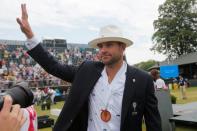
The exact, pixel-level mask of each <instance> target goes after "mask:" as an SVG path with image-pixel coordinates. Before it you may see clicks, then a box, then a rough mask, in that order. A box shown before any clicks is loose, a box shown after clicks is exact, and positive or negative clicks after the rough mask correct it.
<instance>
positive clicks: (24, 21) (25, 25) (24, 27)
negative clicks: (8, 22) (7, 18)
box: [16, 4, 34, 39]
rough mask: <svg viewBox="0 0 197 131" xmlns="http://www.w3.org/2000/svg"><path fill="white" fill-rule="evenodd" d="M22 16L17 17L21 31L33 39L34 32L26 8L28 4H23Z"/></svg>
mask: <svg viewBox="0 0 197 131" xmlns="http://www.w3.org/2000/svg"><path fill="white" fill-rule="evenodd" d="M21 11H22V16H21V19H20V18H17V19H16V21H17V23H18V24H19V25H20V28H21V31H22V32H23V33H24V34H25V36H26V37H27V38H28V39H31V38H32V37H33V36H34V34H33V32H32V29H31V26H30V24H29V22H28V14H27V9H26V4H21Z"/></svg>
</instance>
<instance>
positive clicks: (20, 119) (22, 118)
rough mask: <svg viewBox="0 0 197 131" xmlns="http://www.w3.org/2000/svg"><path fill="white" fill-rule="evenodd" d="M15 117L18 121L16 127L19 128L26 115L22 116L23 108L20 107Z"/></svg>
mask: <svg viewBox="0 0 197 131" xmlns="http://www.w3.org/2000/svg"><path fill="white" fill-rule="evenodd" d="M17 119H18V121H19V122H18V128H19V129H20V128H21V127H22V126H23V124H24V123H25V121H26V117H25V116H24V110H22V109H20V111H19V114H18V117H17Z"/></svg>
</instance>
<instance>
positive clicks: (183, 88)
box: [179, 75, 187, 99]
mask: <svg viewBox="0 0 197 131" xmlns="http://www.w3.org/2000/svg"><path fill="white" fill-rule="evenodd" d="M186 87H187V81H186V80H185V79H184V78H183V76H181V75H179V88H180V94H181V98H182V99H187V97H186Z"/></svg>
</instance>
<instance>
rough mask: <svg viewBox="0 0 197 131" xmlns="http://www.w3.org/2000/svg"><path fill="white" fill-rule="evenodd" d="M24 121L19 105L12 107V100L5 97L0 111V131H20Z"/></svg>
mask: <svg viewBox="0 0 197 131" xmlns="http://www.w3.org/2000/svg"><path fill="white" fill-rule="evenodd" d="M25 121H26V119H25V117H24V115H23V111H22V109H21V108H20V105H12V98H11V97H10V96H5V97H4V104H3V107H2V109H1V110H0V131H20V129H21V127H22V125H23V124H24V123H25Z"/></svg>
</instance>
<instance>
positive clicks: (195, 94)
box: [35, 87, 197, 131]
mask: <svg viewBox="0 0 197 131" xmlns="http://www.w3.org/2000/svg"><path fill="white" fill-rule="evenodd" d="M186 92H187V99H186V100H182V99H181V97H180V92H179V90H178V89H177V90H172V91H171V93H172V94H173V95H175V96H176V97H177V104H185V103H189V102H194V101H197V87H190V88H187V90H186ZM63 104H64V103H63V102H58V103H57V104H55V105H52V107H51V108H59V109H61V108H62V107H63ZM35 108H36V111H37V113H38V116H41V115H49V116H50V117H51V118H54V119H55V120H56V119H57V117H55V116H52V115H50V111H49V110H45V111H41V107H40V106H35ZM39 131H51V128H45V129H40V130H39ZM143 131H146V129H145V126H144V125H143ZM176 131H196V129H188V128H187V127H184V126H178V127H176Z"/></svg>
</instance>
